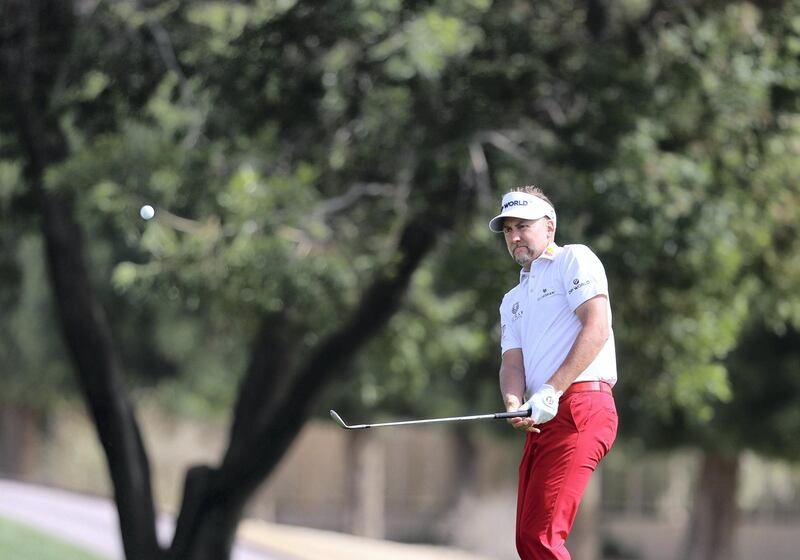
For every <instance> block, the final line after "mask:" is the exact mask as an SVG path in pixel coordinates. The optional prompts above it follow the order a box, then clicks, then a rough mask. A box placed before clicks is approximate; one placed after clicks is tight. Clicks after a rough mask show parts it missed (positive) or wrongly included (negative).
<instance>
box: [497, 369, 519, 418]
mask: <svg viewBox="0 0 800 560" xmlns="http://www.w3.org/2000/svg"><path fill="white" fill-rule="evenodd" d="M500 394H501V395H502V396H503V403H504V404H505V405H506V409H508V408H509V407H518V406H519V405H521V404H522V403H523V402H525V372H524V371H523V370H522V369H521V368H517V367H514V366H509V365H505V364H504V365H503V366H501V367H500Z"/></svg>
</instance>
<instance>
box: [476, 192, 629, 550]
mask: <svg viewBox="0 0 800 560" xmlns="http://www.w3.org/2000/svg"><path fill="white" fill-rule="evenodd" d="M489 228H490V229H491V230H492V231H494V232H497V233H500V232H502V233H503V235H504V236H505V241H506V246H507V247H508V252H509V253H510V254H511V257H512V258H513V259H514V260H515V261H516V262H517V264H518V265H520V266H521V267H522V270H521V271H520V276H519V284H518V285H517V286H516V287H514V288H513V289H512V290H511V291H510V292H508V293H507V294H506V295H505V297H504V298H503V302H502V303H501V305H500V322H501V326H502V331H501V333H502V334H501V343H500V345H501V351H502V355H503V360H502V365H501V366H500V391H501V393H502V396H503V400H504V402H505V406H506V410H508V411H513V410H521V409H528V408H529V409H530V410H531V416H530V417H527V418H514V419H511V420H509V422H510V423H511V424H512V425H513V426H514V428H517V429H518V430H522V431H525V432H527V439H526V442H525V450H524V452H523V456H522V461H521V463H520V467H519V487H518V491H517V530H516V539H517V550H518V552H519V555H520V557H521V558H522V560H544V559H550V558H558V559H560V560H564V559H568V558H570V554H569V552H568V551H567V548H566V546H565V543H566V540H567V537H568V536H569V533H570V530H571V529H572V524H573V522H574V520H575V515H576V513H577V512H578V506H579V505H580V502H581V498H582V496H583V492H584V490H585V489H586V485H587V484H588V482H589V478H590V477H591V475H592V473H593V472H594V470H595V468H597V465H598V463H600V460H601V459H602V458H603V456H605V454H606V453H608V450H609V449H610V448H611V445H612V444H613V443H614V439H615V438H616V434H617V411H616V407H615V405H614V398H613V397H612V394H611V388H612V386H613V385H614V383H615V382H616V380H617V365H616V357H615V354H614V333H613V332H612V330H611V307H610V303H609V295H608V283H607V281H606V275H605V271H604V269H603V265H602V264H601V263H600V260H599V259H598V258H597V256H595V254H594V253H593V252H592V251H591V250H590V249H589V248H588V247H586V246H585V245H565V246H563V247H559V246H558V245H556V243H555V241H554V239H555V233H556V212H555V209H554V208H553V205H552V203H551V202H550V200H548V198H547V197H546V196H545V195H544V193H543V192H542V191H541V190H540V189H539V188H537V187H521V188H518V189H515V190H514V191H512V192H510V193H508V194H506V195H505V196H504V197H503V200H502V203H501V206H500V214H498V215H497V216H496V217H495V218H493V219H492V220H491V221H490V222H489Z"/></svg>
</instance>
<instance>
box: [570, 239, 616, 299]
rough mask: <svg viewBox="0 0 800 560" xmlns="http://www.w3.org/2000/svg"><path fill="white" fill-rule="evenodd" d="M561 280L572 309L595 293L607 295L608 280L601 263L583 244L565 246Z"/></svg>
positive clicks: (595, 294)
mask: <svg viewBox="0 0 800 560" xmlns="http://www.w3.org/2000/svg"><path fill="white" fill-rule="evenodd" d="M561 281H562V282H563V283H564V292H565V293H566V294H567V302H568V304H569V307H570V309H571V310H572V311H575V310H576V309H577V308H578V307H579V306H580V305H581V304H582V303H583V302H585V301H588V300H590V299H592V298H593V297H595V296H597V295H604V296H606V297H608V280H607V279H606V271H605V268H603V263H601V262H600V259H598V258H597V255H595V254H594V253H593V252H592V250H591V249H589V248H588V247H586V246H585V245H569V246H568V247H565V250H564V259H563V262H562V268H561Z"/></svg>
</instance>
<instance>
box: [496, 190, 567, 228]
mask: <svg viewBox="0 0 800 560" xmlns="http://www.w3.org/2000/svg"><path fill="white" fill-rule="evenodd" d="M544 216H547V217H548V218H550V219H551V220H554V221H555V219H556V211H555V209H554V208H553V207H552V206H550V204H548V203H547V201H546V200H543V199H541V198H539V197H538V196H536V195H533V194H529V193H526V192H517V191H514V192H510V193H507V194H506V195H505V196H503V202H501V203H500V214H498V215H497V216H495V217H494V218H492V220H491V221H490V222H489V229H490V230H492V231H493V232H495V233H500V232H502V231H503V220H504V219H506V218H520V219H522V220H537V219H539V218H542V217H544Z"/></svg>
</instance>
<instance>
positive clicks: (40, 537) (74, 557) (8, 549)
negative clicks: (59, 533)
mask: <svg viewBox="0 0 800 560" xmlns="http://www.w3.org/2000/svg"><path fill="white" fill-rule="evenodd" d="M0 558H3V559H6V558H7V559H8V560H12V559H13V560H103V559H102V557H101V556H97V555H94V554H90V553H88V552H85V551H84V550H82V549H81V548H79V547H77V546H75V545H73V544H69V543H66V542H64V541H60V540H58V539H57V538H53V537H51V536H49V535H47V534H45V533H42V532H40V531H37V530H36V529H32V528H30V527H27V526H26V525H21V524H19V523H17V522H15V521H11V520H8V519H5V518H4V517H0Z"/></svg>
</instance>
